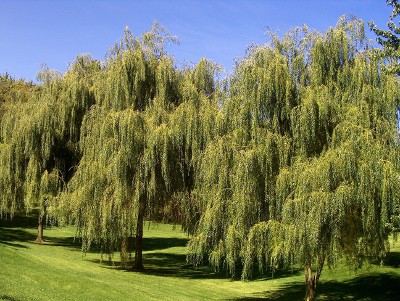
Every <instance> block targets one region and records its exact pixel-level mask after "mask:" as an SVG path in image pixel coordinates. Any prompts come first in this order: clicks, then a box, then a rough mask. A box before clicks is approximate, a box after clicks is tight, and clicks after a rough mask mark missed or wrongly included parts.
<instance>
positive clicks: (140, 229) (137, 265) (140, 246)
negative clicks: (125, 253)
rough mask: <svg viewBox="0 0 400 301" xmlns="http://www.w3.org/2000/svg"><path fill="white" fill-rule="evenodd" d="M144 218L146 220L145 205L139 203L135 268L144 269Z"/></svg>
mask: <svg viewBox="0 0 400 301" xmlns="http://www.w3.org/2000/svg"><path fill="white" fill-rule="evenodd" d="M143 220H144V205H143V203H142V202H141V203H140V204H139V213H138V220H137V225H136V238H135V264H134V266H133V269H134V270H143V269H144V266H143V257H142V253H143Z"/></svg>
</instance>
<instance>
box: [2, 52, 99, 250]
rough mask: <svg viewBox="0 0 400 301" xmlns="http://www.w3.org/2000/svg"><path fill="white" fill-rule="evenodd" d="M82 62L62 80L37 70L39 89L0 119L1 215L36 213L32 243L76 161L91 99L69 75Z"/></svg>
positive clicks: (83, 86) (40, 233)
mask: <svg viewBox="0 0 400 301" xmlns="http://www.w3.org/2000/svg"><path fill="white" fill-rule="evenodd" d="M84 60H86V59H83V57H80V58H78V59H77V62H75V63H74V64H72V65H71V66H72V67H71V70H69V71H68V72H67V73H66V74H65V75H64V76H61V75H59V74H56V73H55V72H53V71H52V70H49V69H46V68H45V69H43V70H42V71H41V72H40V73H39V74H38V78H39V79H40V80H42V84H41V85H38V86H37V87H36V88H35V90H34V91H32V92H31V93H29V94H28V95H27V97H23V98H21V99H18V100H16V101H15V102H13V103H12V104H10V105H9V106H8V107H7V110H6V112H5V113H4V115H3V116H2V119H1V151H0V161H1V171H0V189H1V197H0V204H1V205H0V208H1V215H2V216H4V217H7V216H9V217H11V218H12V217H13V215H14V213H15V211H16V210H25V211H26V212H27V213H29V212H31V211H32V210H34V209H35V210H37V211H38V212H39V214H38V215H39V218H38V234H37V242H43V223H44V219H45V217H46V215H47V207H48V205H49V204H50V203H51V202H53V201H55V198H56V196H57V194H58V193H59V192H60V191H62V189H63V187H64V185H65V183H66V182H67V181H68V180H69V178H70V177H71V175H72V173H73V166H74V165H75V164H76V163H77V160H78V156H79V155H78V154H77V152H76V147H74V144H76V143H77V142H78V139H79V136H80V134H79V129H80V123H81V122H82V118H83V114H84V112H85V111H86V110H87V109H88V108H89V107H90V105H91V103H92V100H93V97H92V96H91V93H90V91H89V89H90V88H89V87H90V83H89V82H88V79H84V78H81V77H80V75H79V74H78V73H77V71H76V70H75V69H76V68H77V67H78V66H80V67H82V66H83V65H85V64H86V63H84V62H83V61H84ZM89 61H91V62H90V64H92V63H93V65H96V64H95V63H94V62H92V60H91V59H87V63H88V65H90V64H89ZM92 69H93V68H92ZM97 69H98V68H97ZM21 92H23V91H22V90H21ZM23 95H26V94H23Z"/></svg>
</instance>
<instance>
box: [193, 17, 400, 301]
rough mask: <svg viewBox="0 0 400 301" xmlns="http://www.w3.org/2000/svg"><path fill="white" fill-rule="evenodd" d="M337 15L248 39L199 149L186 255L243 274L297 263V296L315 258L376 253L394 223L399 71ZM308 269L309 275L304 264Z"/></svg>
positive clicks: (318, 265) (312, 283)
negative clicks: (218, 126) (213, 129)
mask: <svg viewBox="0 0 400 301" xmlns="http://www.w3.org/2000/svg"><path fill="white" fill-rule="evenodd" d="M363 45H365V42H364V31H363V25H362V22H361V21H360V20H358V19H355V18H349V17H347V18H345V17H343V18H341V19H340V20H339V22H338V24H337V26H336V27H335V28H331V29H329V30H328V31H327V32H326V33H323V34H319V33H316V32H314V31H310V30H308V29H307V28H306V27H303V28H302V29H299V28H297V29H295V30H293V31H291V32H290V33H289V34H288V35H286V36H285V37H284V38H283V39H282V40H279V39H278V38H277V37H276V36H273V37H272V44H270V45H266V46H255V47H252V48H250V49H249V51H248V54H247V55H246V56H245V57H244V59H243V60H242V61H241V62H239V63H238V64H237V66H236V69H235V71H234V73H233V75H232V77H231V78H230V81H229V93H228V95H227V98H226V99H225V100H224V102H223V105H222V109H221V112H222V113H223V121H222V122H224V123H226V124H225V126H224V129H225V130H226V132H221V136H220V137H216V138H215V139H214V140H213V141H212V142H210V143H209V144H208V145H207V147H206V148H205V150H204V152H202V154H201V159H200V160H199V161H200V162H201V167H200V168H199V170H198V173H196V177H195V179H196V181H195V188H194V192H195V194H196V201H197V202H198V206H199V208H200V211H201V214H200V222H199V224H198V226H197V228H196V230H195V235H194V237H193V238H192V239H191V241H190V243H189V246H188V247H189V248H188V260H189V261H190V262H193V263H195V264H200V263H201V262H203V260H204V259H205V256H207V255H208V257H206V258H207V259H208V262H209V263H210V264H211V265H213V266H214V267H215V268H216V269H219V268H221V267H226V268H227V269H228V270H229V271H230V273H231V274H235V273H236V270H235V267H238V266H240V265H238V263H242V266H243V270H242V271H241V273H242V277H243V278H248V277H251V273H252V268H253V266H254V265H255V264H257V265H258V267H259V269H260V270H261V271H263V270H265V269H271V270H272V271H273V270H274V269H276V268H277V267H281V266H292V265H294V264H301V265H302V266H303V267H304V269H305V276H306V284H307V286H306V287H307V298H309V299H312V298H313V296H314V297H315V288H316V286H317V283H318V280H319V277H320V275H321V271H322V268H323V266H324V264H325V263H327V264H328V265H329V266H334V265H335V263H336V262H337V260H338V258H340V257H342V256H346V258H347V259H348V261H349V264H351V265H353V266H355V267H357V266H359V264H360V263H361V262H362V261H363V260H365V259H371V258H382V257H383V256H384V254H385V253H386V252H387V250H388V244H387V239H388V234H389V233H390V231H392V230H393V229H396V228H397V227H398V226H399V225H398V216H399V212H398V208H399V207H398V206H399V204H398V200H399V196H398V191H399V188H400V187H399V184H400V182H399V173H398V170H399V169H398V157H397V156H398V132H397V129H398V128H397V116H396V111H397V109H398V107H399V104H400V103H399V100H400V98H399V95H400V94H399V91H400V89H399V88H400V87H399V81H398V78H396V77H392V76H389V75H387V74H385V73H383V72H381V70H380V66H381V65H380V62H379V61H377V60H376V59H375V58H374V57H373V56H369V54H370V53H369V52H368V51H362V47H363ZM313 271H315V275H314V276H313Z"/></svg>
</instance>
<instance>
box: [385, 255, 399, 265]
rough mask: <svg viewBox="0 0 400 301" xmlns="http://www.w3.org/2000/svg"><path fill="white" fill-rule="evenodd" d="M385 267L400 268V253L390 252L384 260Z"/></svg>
mask: <svg viewBox="0 0 400 301" xmlns="http://www.w3.org/2000/svg"><path fill="white" fill-rule="evenodd" d="M383 265H384V266H387V267H392V268H400V252H389V253H387V254H386V257H385V259H384V260H383Z"/></svg>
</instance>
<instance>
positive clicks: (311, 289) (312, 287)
mask: <svg viewBox="0 0 400 301" xmlns="http://www.w3.org/2000/svg"><path fill="white" fill-rule="evenodd" d="M304 274H305V277H306V298H305V300H306V301H314V300H315V293H316V290H317V283H318V279H317V277H316V275H313V274H312V270H311V267H306V268H305V269H304Z"/></svg>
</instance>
